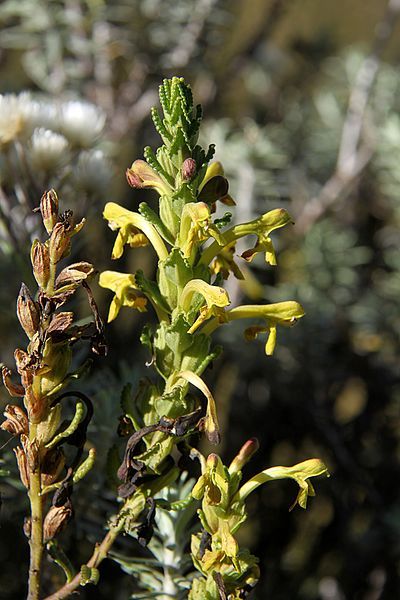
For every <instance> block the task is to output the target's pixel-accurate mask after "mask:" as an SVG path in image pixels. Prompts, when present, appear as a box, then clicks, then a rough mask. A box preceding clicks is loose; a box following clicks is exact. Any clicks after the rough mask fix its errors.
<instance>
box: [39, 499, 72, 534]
mask: <svg viewBox="0 0 400 600" xmlns="http://www.w3.org/2000/svg"><path fill="white" fill-rule="evenodd" d="M71 517H72V505H71V503H70V502H67V504H65V505H64V506H52V507H51V508H50V510H49V512H48V513H47V515H46V517H45V519H44V524H43V536H44V542H45V543H46V542H48V541H50V540H52V539H53V538H54V537H55V536H56V535H58V534H59V533H60V532H61V531H62V530H63V529H64V527H66V525H67V523H68V521H69V520H70V518H71Z"/></svg>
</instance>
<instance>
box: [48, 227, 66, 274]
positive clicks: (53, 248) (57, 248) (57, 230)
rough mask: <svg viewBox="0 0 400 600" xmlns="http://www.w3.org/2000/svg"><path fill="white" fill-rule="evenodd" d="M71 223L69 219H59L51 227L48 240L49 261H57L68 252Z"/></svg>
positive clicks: (54, 262)
mask: <svg viewBox="0 0 400 600" xmlns="http://www.w3.org/2000/svg"><path fill="white" fill-rule="evenodd" d="M70 230H71V223H70V221H69V219H64V220H63V221H59V222H58V223H56V224H55V225H54V227H53V230H52V232H51V236H50V242H49V254H50V261H51V262H52V263H53V264H56V263H58V262H59V261H60V260H61V259H62V258H63V257H64V256H66V255H67V254H68V252H69V248H70V244H71V241H70V237H71V236H70V233H69V232H70Z"/></svg>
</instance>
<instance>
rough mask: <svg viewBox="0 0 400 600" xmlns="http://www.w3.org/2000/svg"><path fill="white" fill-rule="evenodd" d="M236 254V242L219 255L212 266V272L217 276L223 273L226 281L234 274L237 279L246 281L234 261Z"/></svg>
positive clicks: (223, 249)
mask: <svg viewBox="0 0 400 600" xmlns="http://www.w3.org/2000/svg"><path fill="white" fill-rule="evenodd" d="M234 254H235V242H232V243H231V244H228V245H227V246H225V247H224V248H222V250H221V251H220V252H219V253H218V254H217V256H216V257H215V258H214V260H213V262H212V263H211V265H210V269H211V272H212V273H214V274H215V275H218V273H221V275H222V277H223V278H224V279H228V277H229V273H230V272H232V273H233V275H234V276H235V277H236V279H240V280H241V281H243V280H244V275H243V273H242V271H241V270H240V269H239V267H238V265H237V264H236V263H235V261H234V260H233V256H234Z"/></svg>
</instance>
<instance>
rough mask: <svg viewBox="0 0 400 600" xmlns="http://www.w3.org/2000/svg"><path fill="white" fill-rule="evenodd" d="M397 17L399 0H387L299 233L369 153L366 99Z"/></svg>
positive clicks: (343, 190)
mask: <svg viewBox="0 0 400 600" xmlns="http://www.w3.org/2000/svg"><path fill="white" fill-rule="evenodd" d="M399 16H400V0H389V2H388V4H387V7H386V11H385V14H384V16H383V18H382V21H381V22H380V23H378V25H377V26H376V29H375V37H374V41H373V44H372V50H371V53H370V54H369V56H367V57H366V58H365V59H364V60H363V62H362V64H361V66H360V68H359V70H358V72H357V75H356V78H355V81H354V85H353V87H352V89H351V91H350V97H349V102H348V107H347V113H346V117H345V120H344V123H343V128H342V134H341V138H340V145H339V151H338V156H337V160H336V166H335V170H334V172H333V174H332V176H331V177H330V178H329V179H328V181H327V182H326V183H325V185H324V186H323V187H322V188H321V190H320V192H319V194H318V195H317V196H315V197H314V198H312V199H311V200H310V201H309V202H307V204H306V205H305V206H304V208H303V210H302V212H301V213H300V215H299V216H298V217H297V219H296V231H297V233H298V234H300V235H303V234H304V233H305V232H306V231H307V230H308V229H309V228H310V227H311V226H312V225H313V224H314V223H315V222H316V221H317V220H318V219H320V218H321V216H322V215H323V214H325V213H326V211H327V210H329V208H331V206H332V205H333V204H334V203H335V202H336V201H337V200H338V199H339V198H340V197H342V196H344V195H346V194H347V193H348V191H349V189H351V187H352V185H354V183H355V182H356V180H357V178H358V176H359V175H360V174H361V172H362V171H363V170H364V168H365V167H366V165H367V164H368V163H369V161H370V159H371V157H372V155H373V147H372V144H371V141H370V140H368V139H367V138H366V136H365V131H364V130H365V121H366V114H367V106H368V100H369V97H370V94H371V91H372V88H373V84H374V82H375V80H376V76H377V73H378V70H379V65H380V60H381V56H382V53H383V51H384V50H385V48H386V46H387V43H388V42H389V40H390V37H391V35H392V33H393V30H394V27H395V25H396V22H397V19H398V18H399Z"/></svg>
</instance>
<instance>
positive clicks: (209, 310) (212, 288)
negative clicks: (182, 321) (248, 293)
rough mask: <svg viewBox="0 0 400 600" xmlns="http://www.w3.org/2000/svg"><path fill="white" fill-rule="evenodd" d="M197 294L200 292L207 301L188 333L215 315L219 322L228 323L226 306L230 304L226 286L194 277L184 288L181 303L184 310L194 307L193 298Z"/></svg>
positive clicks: (187, 310)
mask: <svg viewBox="0 0 400 600" xmlns="http://www.w3.org/2000/svg"><path fill="white" fill-rule="evenodd" d="M195 294H200V295H201V296H203V298H204V300H205V301H206V305H205V306H203V307H202V308H201V309H200V314H199V317H198V318H197V320H196V321H195V322H194V323H193V325H192V326H191V328H190V329H189V330H188V333H194V332H195V331H196V329H198V328H199V327H200V325H201V324H202V323H204V321H206V320H207V319H209V318H210V317H212V316H214V317H217V321H218V323H226V322H227V318H226V312H225V310H224V308H225V307H226V306H228V305H229V304H230V299H229V296H228V293H227V291H226V290H224V288H221V287H218V286H216V285H210V284H209V283H206V282H205V281H203V280H202V279H192V280H191V281H189V282H188V283H187V284H186V285H185V287H184V288H183V290H182V294H181V297H180V300H179V304H180V306H181V307H182V309H183V310H184V312H186V313H187V312H189V311H190V310H191V308H192V300H193V296H194V295H195Z"/></svg>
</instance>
